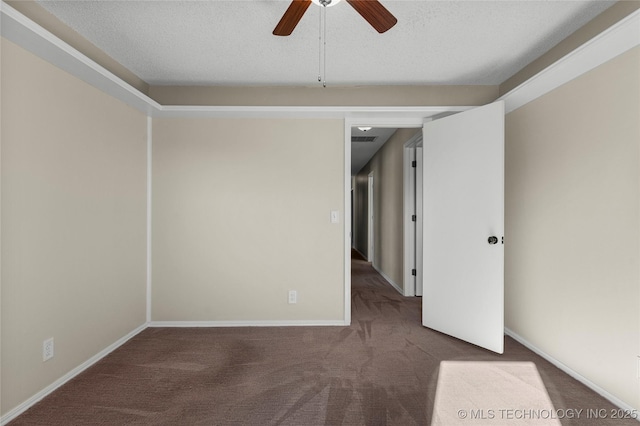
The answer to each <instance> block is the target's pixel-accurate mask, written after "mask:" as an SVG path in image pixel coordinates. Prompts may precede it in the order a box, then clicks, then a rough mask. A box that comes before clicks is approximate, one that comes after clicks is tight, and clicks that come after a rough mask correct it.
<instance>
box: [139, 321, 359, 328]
mask: <svg viewBox="0 0 640 426" xmlns="http://www.w3.org/2000/svg"><path fill="white" fill-rule="evenodd" d="M348 325H349V324H345V322H344V320H270V321H151V322H150V323H149V327H323V326H331V327H333V326H348Z"/></svg>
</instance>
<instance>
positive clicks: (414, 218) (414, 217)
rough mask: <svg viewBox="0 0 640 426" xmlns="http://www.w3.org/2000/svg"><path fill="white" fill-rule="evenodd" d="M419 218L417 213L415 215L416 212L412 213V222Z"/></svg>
mask: <svg viewBox="0 0 640 426" xmlns="http://www.w3.org/2000/svg"><path fill="white" fill-rule="evenodd" d="M417 219H418V218H417V217H416V215H415V214H412V215H411V221H412V222H415V221H416V220H417Z"/></svg>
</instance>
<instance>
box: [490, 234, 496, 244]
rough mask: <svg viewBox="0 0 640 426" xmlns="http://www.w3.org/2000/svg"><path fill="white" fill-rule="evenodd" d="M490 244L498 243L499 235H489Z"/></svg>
mask: <svg viewBox="0 0 640 426" xmlns="http://www.w3.org/2000/svg"><path fill="white" fill-rule="evenodd" d="M489 244H498V237H495V236H493V235H492V236H490V237H489Z"/></svg>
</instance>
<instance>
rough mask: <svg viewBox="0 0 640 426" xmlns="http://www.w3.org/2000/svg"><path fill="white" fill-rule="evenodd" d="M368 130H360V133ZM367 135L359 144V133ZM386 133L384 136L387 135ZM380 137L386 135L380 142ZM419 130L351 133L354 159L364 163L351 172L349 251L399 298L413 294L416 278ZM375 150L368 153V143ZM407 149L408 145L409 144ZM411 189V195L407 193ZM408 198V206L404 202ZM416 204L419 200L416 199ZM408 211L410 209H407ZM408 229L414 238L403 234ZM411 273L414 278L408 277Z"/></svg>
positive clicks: (386, 128) (360, 127)
mask: <svg viewBox="0 0 640 426" xmlns="http://www.w3.org/2000/svg"><path fill="white" fill-rule="evenodd" d="M362 128H364V129H366V130H364V131H363V130H360V129H362ZM363 133H364V134H366V135H367V136H368V138H367V142H363V141H362V140H363V139H364V138H363V137H361V135H362V134H363ZM385 133H386V134H385ZM380 135H384V139H383V140H380V139H381V136H380ZM421 135H422V132H421V126H411V127H401V128H396V127H383V128H382V129H378V128H376V127H367V126H358V127H356V128H354V129H352V140H355V141H357V142H352V154H353V157H354V159H355V158H358V159H359V160H360V161H362V163H361V165H360V166H359V167H357V168H356V167H354V168H353V170H352V172H353V173H354V176H353V178H352V181H353V190H354V204H353V209H354V212H353V216H354V221H353V234H354V235H353V248H354V249H355V251H356V252H358V253H359V254H360V255H361V256H362V257H363V258H364V259H366V260H367V261H368V262H369V263H371V266H372V267H373V268H374V269H375V270H376V271H377V272H378V273H379V274H380V275H381V276H382V277H383V278H384V280H385V281H386V282H387V283H389V284H390V285H391V286H392V287H393V288H395V290H396V291H397V292H398V293H400V294H401V295H403V296H414V295H415V294H416V288H415V286H416V278H417V277H418V269H419V266H418V263H417V262H416V259H417V257H416V256H419V255H420V253H419V252H417V251H416V246H415V244H416V241H419V239H418V238H416V232H419V231H420V228H419V227H416V226H415V225H416V224H417V221H416V217H417V215H418V212H416V207H417V206H418V205H419V204H421V202H420V201H416V192H415V191H416V188H417V189H418V190H420V188H421V186H420V185H416V175H415V168H413V169H411V167H412V162H413V163H415V153H416V152H419V149H418V145H419V142H420V141H421V139H417V138H418V137H421ZM376 142H377V143H378V146H377V147H375V148H373V149H371V147H372V145H371V144H372V143H376ZM365 144H367V145H366V147H368V148H369V149H370V155H369V158H366V159H365V160H363V159H362V155H361V154H362V150H363V146H365ZM408 144H409V145H408ZM408 147H409V148H410V152H411V155H412V157H411V160H412V161H409V162H408V163H407V161H406V160H405V158H404V156H405V152H409V151H408ZM407 167H409V168H410V169H411V170H414V173H413V175H412V180H411V182H405V179H406V178H405V175H406V173H407V169H406V168H407ZM408 185H411V188H412V189H411V191H408V190H407V187H408ZM409 197H410V199H411V202H408V201H407V199H408V198H409ZM418 200H419V198H418ZM408 206H411V209H409V208H408ZM409 225H412V228H411V229H412V235H411V236H409V235H407V232H406V230H407V229H409ZM409 237H410V238H411V239H412V244H411V247H412V248H411V251H410V252H409V251H407V250H406V249H405V245H406V244H407V242H406V241H405V240H406V239H407V238H409ZM412 273H413V274H415V275H412Z"/></svg>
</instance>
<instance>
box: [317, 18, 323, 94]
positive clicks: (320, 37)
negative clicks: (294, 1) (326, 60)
mask: <svg viewBox="0 0 640 426" xmlns="http://www.w3.org/2000/svg"><path fill="white" fill-rule="evenodd" d="M318 18H319V19H318V83H321V82H322V10H320V13H318Z"/></svg>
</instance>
